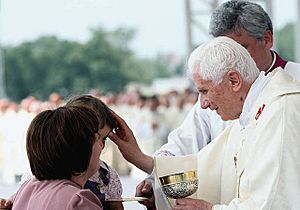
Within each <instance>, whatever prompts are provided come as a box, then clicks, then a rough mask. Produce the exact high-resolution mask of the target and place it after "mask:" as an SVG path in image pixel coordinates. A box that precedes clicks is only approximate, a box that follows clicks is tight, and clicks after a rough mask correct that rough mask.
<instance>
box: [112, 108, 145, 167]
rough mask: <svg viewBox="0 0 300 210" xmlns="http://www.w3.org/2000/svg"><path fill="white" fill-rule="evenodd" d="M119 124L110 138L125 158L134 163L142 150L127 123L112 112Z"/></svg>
mask: <svg viewBox="0 0 300 210" xmlns="http://www.w3.org/2000/svg"><path fill="white" fill-rule="evenodd" d="M112 114H113V116H114V117H115V119H116V122H117V126H118V127H117V128H115V130H114V131H112V132H110V133H109V135H108V137H109V138H110V139H111V140H112V141H113V142H114V143H116V144H117V145H118V148H119V149H120V151H121V153H122V155H123V156H124V158H125V159H126V160H127V161H129V162H132V161H133V160H134V159H135V156H136V155H137V154H139V153H141V150H140V148H139V146H138V144H137V142H136V139H135V137H134V135H133V132H132V130H131V129H130V128H129V126H128V125H127V124H126V122H125V121H124V120H123V119H122V118H121V117H120V116H119V115H117V114H116V113H115V112H112Z"/></svg>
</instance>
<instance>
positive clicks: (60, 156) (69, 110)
mask: <svg viewBox="0 0 300 210" xmlns="http://www.w3.org/2000/svg"><path fill="white" fill-rule="evenodd" d="M99 127H100V122H99V119H98V117H97V114H96V113H95V112H94V111H93V110H92V109H90V108H88V107H76V106H63V107H59V108H57V109H54V110H47V111H43V112H41V113H40V114H38V115H37V116H36V117H35V118H34V119H33V120H32V122H31V124H30V126H29V129H28V132H27V138H26V149H27V155H28V159H29V163H30V167H31V171H32V173H33V175H34V176H36V178H37V179H39V180H45V179H70V178H71V177H72V175H79V174H80V173H82V172H84V171H86V170H87V168H88V166H89V162H90V157H91V154H92V148H93V144H94V143H95V134H96V133H97V132H98V130H99Z"/></svg>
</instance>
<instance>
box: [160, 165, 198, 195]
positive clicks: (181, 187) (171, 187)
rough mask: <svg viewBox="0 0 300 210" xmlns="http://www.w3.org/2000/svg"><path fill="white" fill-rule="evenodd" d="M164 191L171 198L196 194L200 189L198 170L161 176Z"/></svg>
mask: <svg viewBox="0 0 300 210" xmlns="http://www.w3.org/2000/svg"><path fill="white" fill-rule="evenodd" d="M159 180H160V183H161V185H162V189H163V192H164V193H165V194H166V196H168V197H169V198H173V199H177V198H185V197H188V196H190V195H192V194H194V193H195V192H196V191H197V189H198V178H197V172H196V171H187V172H180V173H176V174H169V175H167V176H163V177H159Z"/></svg>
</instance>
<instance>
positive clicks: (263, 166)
mask: <svg viewBox="0 0 300 210" xmlns="http://www.w3.org/2000/svg"><path fill="white" fill-rule="evenodd" d="M270 76H272V79H271V80H270V82H269V83H268V84H267V85H266V87H265V88H263V90H262V92H261V93H260V94H259V96H258V97H257V100H255V101H254V102H253V105H252V106H251V108H250V112H249V114H248V115H247V118H248V122H247V123H246V124H245V128H244V129H241V126H240V123H239V122H238V121H235V122H234V123H233V124H232V125H231V126H230V127H228V128H227V129H225V131H224V132H223V133H222V134H221V135H220V136H218V138H217V139H215V140H214V141H213V142H212V143H210V144H209V145H208V146H207V147H205V148H204V149H202V150H201V151H200V152H199V153H198V154H196V155H190V156H185V157H158V158H156V160H155V166H156V168H155V174H156V176H163V175H166V174H169V173H174V172H179V171H182V170H183V171H185V170H187V169H188V170H190V169H193V168H194V169H196V170H197V171H198V179H199V187H198V190H197V193H196V194H194V195H193V197H194V198H195V197H196V198H199V199H204V200H207V201H209V202H211V203H213V204H215V205H214V208H213V210H240V209H247V210H256V209H257V210H265V209H272V210H277V209H278V210H283V209H284V210H286V209H293V210H298V209H300V199H299V198H298V196H299V193H300V170H299V169H300V161H299V160H300V141H299V139H300V130H299V127H300V109H299V107H300V83H298V82H296V81H295V80H293V79H292V78H291V77H290V76H288V74H287V73H286V71H282V70H279V71H273V72H272V73H271V75H270ZM250 91H251V90H250ZM262 107H264V108H262ZM259 110H262V111H261V114H258V112H259ZM243 111H244V110H243ZM195 158H197V161H195ZM181 159H183V160H181ZM166 161H167V162H166ZM182 161H184V163H185V164H184V165H185V166H184V167H185V168H183V169H182V168H181V166H182V165H183V164H180V165H179V164H178V162H180V163H181V162H182ZM156 178H157V177H156ZM156 181H157V179H156ZM168 200H169V201H170V204H171V205H174V200H172V199H168ZM165 201H167V200H166V198H165V197H164V198H161V197H160V198H158V200H157V203H156V204H157V209H164V210H166V209H170V206H169V203H168V202H165Z"/></svg>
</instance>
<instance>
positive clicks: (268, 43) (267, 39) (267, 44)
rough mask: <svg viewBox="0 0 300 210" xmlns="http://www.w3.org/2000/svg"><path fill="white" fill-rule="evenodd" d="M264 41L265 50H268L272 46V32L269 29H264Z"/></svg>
mask: <svg viewBox="0 0 300 210" xmlns="http://www.w3.org/2000/svg"><path fill="white" fill-rule="evenodd" d="M264 42H265V48H266V49H267V50H270V49H271V48H272V47H273V34H272V32H271V31H270V30H267V31H265V33H264Z"/></svg>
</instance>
